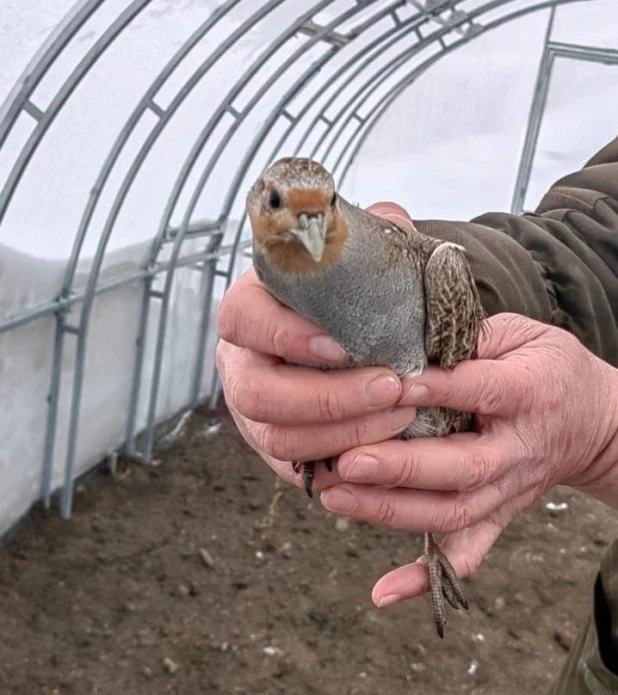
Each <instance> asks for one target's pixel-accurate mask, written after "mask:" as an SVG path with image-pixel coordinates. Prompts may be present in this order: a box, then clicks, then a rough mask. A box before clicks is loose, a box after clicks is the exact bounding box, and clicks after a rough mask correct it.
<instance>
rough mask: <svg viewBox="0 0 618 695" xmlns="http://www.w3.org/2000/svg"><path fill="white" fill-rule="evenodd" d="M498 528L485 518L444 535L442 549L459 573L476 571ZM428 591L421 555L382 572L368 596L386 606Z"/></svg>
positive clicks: (426, 574) (378, 605) (497, 533)
mask: <svg viewBox="0 0 618 695" xmlns="http://www.w3.org/2000/svg"><path fill="white" fill-rule="evenodd" d="M501 532H502V527H501V526H500V525H498V524H496V523H494V522H493V521H490V520H484V521H480V522H479V523H478V524H476V525H475V526H471V527H470V528H467V529H464V530H462V531H458V532H457V533H452V534H450V535H449V536H447V538H446V539H445V541H444V543H442V550H444V551H445V552H446V554H447V556H448V558H449V560H450V561H451V563H452V565H453V567H454V568H455V572H456V573H457V576H458V577H466V576H468V575H470V574H473V573H474V572H476V570H477V569H478V567H479V565H480V564H481V562H482V561H483V559H484V558H485V555H487V553H488V552H489V551H490V550H491V548H492V546H493V544H494V543H495V542H496V540H497V539H498V536H499V535H500V533H501ZM428 591H429V573H428V571H427V565H426V563H425V561H424V559H420V560H417V561H416V562H414V563H412V564H410V565H404V566H403V567H398V568H397V569H395V570H392V571H391V572H389V573H388V574H385V575H384V576H383V577H382V578H381V579H379V580H378V581H377V582H376V585H375V586H374V587H373V591H372V592H371V598H372V600H373V602H374V603H375V605H376V606H377V607H378V608H385V607H386V606H390V605H392V604H393V603H397V602H398V601H404V600H405V599H409V598H414V597H415V596H420V595H422V594H425V593H427V592H428Z"/></svg>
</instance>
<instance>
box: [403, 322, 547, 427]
mask: <svg viewBox="0 0 618 695" xmlns="http://www.w3.org/2000/svg"><path fill="white" fill-rule="evenodd" d="M549 330H550V328H549V327H548V326H546V325H545V324H542V323H539V322H538V321H533V320H532V319H528V318H526V317H524V316H519V315H517V314H498V315H497V316H494V317H492V318H490V319H488V320H487V321H485V325H484V330H483V334H482V336H481V339H480V341H479V357H480V358H481V359H477V360H468V361H465V362H461V363H460V364H458V365H457V367H455V369H453V370H445V369H438V368H437V367H428V368H427V369H426V370H425V371H424V372H423V373H422V374H421V375H420V376H418V377H416V378H414V379H409V380H405V381H404V382H403V386H404V388H403V393H402V397H401V399H400V401H399V404H400V405H414V406H417V407H418V406H442V407H444V408H452V409H453V410H461V411H463V412H467V413H478V414H480V415H497V416H502V417H508V416H509V415H513V414H515V413H517V412H518V411H519V410H520V409H521V408H522V407H523V406H524V405H525V404H526V403H527V402H528V398H529V394H530V390H531V388H532V386H533V384H531V379H532V378H533V377H532V375H531V373H530V370H529V369H523V368H522V359H521V357H522V355H521V354H519V355H518V354H517V352H518V351H521V349H522V348H523V347H524V346H526V347H530V346H533V345H534V343H535V342H537V341H538V340H539V338H541V337H542V336H544V335H545V334H546V333H547V332H548V331H549ZM527 361H528V363H529V359H528V358H527Z"/></svg>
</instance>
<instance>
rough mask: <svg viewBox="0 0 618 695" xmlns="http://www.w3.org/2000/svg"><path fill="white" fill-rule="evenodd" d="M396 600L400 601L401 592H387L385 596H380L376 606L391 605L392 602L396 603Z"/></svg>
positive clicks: (384, 606)
mask: <svg viewBox="0 0 618 695" xmlns="http://www.w3.org/2000/svg"><path fill="white" fill-rule="evenodd" d="M397 601H401V594H387V595H386V596H382V598H381V599H380V600H379V602H378V608H386V606H392V605H393V603H397Z"/></svg>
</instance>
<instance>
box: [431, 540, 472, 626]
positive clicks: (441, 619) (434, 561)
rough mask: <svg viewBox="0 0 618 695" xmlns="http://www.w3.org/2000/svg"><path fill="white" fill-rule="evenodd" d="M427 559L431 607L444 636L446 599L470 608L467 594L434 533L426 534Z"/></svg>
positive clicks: (456, 604)
mask: <svg viewBox="0 0 618 695" xmlns="http://www.w3.org/2000/svg"><path fill="white" fill-rule="evenodd" d="M425 559H426V560H427V567H428V568H429V584H430V587H431V607H432V610H433V619H434V621H435V623H436V630H437V631H438V635H440V637H444V626H445V625H446V610H445V608H446V607H445V604H444V599H446V600H447V601H448V602H449V603H450V604H451V606H453V608H455V609H459V606H463V607H464V608H465V609H466V610H467V608H468V601H467V600H466V595H465V593H464V591H463V589H462V587H461V584H460V582H459V579H458V578H457V574H456V573H455V570H454V568H453V565H451V563H450V561H449V559H448V558H447V557H446V555H445V554H444V552H443V551H442V550H441V549H440V546H439V545H438V543H437V542H436V539H435V538H434V537H433V534H431V533H426V534H425Z"/></svg>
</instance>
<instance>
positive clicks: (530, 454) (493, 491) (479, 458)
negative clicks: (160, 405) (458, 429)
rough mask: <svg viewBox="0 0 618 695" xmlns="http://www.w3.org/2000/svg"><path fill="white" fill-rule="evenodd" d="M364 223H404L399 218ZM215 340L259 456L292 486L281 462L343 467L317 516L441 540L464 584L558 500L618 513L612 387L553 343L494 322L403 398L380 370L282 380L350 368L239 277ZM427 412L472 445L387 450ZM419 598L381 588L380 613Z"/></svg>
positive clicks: (612, 377) (605, 369) (411, 574)
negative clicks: (560, 490)
mask: <svg viewBox="0 0 618 695" xmlns="http://www.w3.org/2000/svg"><path fill="white" fill-rule="evenodd" d="M372 211H373V212H375V213H377V214H384V216H388V217H389V218H392V221H393V222H396V223H398V224H402V223H405V219H406V217H404V216H406V213H405V211H404V210H403V209H401V208H398V206H392V205H391V206H389V205H384V204H380V205H377V206H374V208H373V209H372ZM396 217H399V218H400V219H396ZM408 220H409V218H408ZM219 332H220V336H221V341H220V344H219V348H218V354H217V360H218V366H219V369H220V373H221V377H222V382H223V388H224V392H225V397H226V401H227V404H228V407H229V408H230V412H231V413H232V416H233V417H234V420H235V421H236V424H237V425H238V428H239V429H240V431H241V433H242V435H243V437H244V438H245V439H246V440H247V442H248V443H249V444H250V445H251V446H252V447H253V448H254V449H255V450H256V451H257V452H258V453H259V454H260V456H262V458H264V460H265V461H266V462H267V463H268V464H269V465H270V466H271V467H272V468H273V469H274V470H275V471H276V472H277V473H278V474H279V475H280V476H281V477H283V478H285V479H286V480H288V481H291V482H294V483H295V484H301V483H300V480H299V478H298V476H296V475H294V473H293V471H292V469H291V466H290V461H292V460H296V459H319V458H324V457H327V456H337V455H338V454H341V455H340V457H339V460H338V465H337V470H336V471H334V472H333V473H327V472H326V471H325V470H320V472H319V473H318V475H317V477H316V485H315V487H316V489H322V490H323V492H322V496H321V500H322V503H323V505H324V506H325V507H326V508H327V509H329V510H331V511H333V512H336V513H338V514H343V515H346V516H350V517H353V518H356V519H359V520H363V521H369V522H375V523H379V524H386V525H389V526H393V527H396V528H401V529H405V530H409V531H412V532H416V533H423V532H435V533H445V534H448V536H447V538H446V539H445V541H444V545H443V549H444V550H445V551H446V552H447V553H448V556H449V558H450V559H451V561H452V563H453V566H454V568H455V570H456V572H457V574H458V575H459V576H464V575H466V574H469V573H471V572H474V571H475V570H476V569H477V567H478V566H479V564H480V563H481V561H482V559H483V558H484V557H485V555H486V554H487V552H488V551H489V549H490V548H491V546H492V545H493V543H494V542H495V541H496V539H497V538H498V536H499V535H500V533H501V531H502V529H503V528H505V526H506V525H507V524H508V523H509V522H510V521H511V520H512V519H513V518H514V517H515V516H516V515H517V514H518V513H519V512H520V511H521V510H523V509H524V508H525V507H527V506H529V505H531V504H532V503H534V502H535V501H536V500H537V499H538V498H539V497H540V496H541V495H543V494H544V493H545V492H546V491H547V490H548V489H550V488H551V487H552V486H554V485H557V484H566V485H570V486H572V487H575V488H578V489H580V490H583V491H584V492H586V493H588V494H591V495H594V496H596V497H598V498H599V499H602V500H604V501H606V502H607V503H608V504H610V505H612V506H615V507H618V434H617V432H618V371H617V370H615V369H613V368H612V367H610V366H609V365H608V364H606V363H604V362H602V361H601V360H599V359H597V358H596V357H594V356H593V355H592V354H591V353H590V352H588V351H587V350H586V349H585V348H583V347H582V346H581V345H580V343H579V342H578V341H577V340H576V339H575V338H574V337H573V336H571V335H569V334H568V333H566V332H565V331H563V330H560V329H557V328H553V327H549V326H546V325H544V324H540V323H538V322H535V321H532V320H530V319H526V318H523V317H520V316H515V315H510V314H502V315H499V316H495V317H493V318H491V319H489V320H488V322H487V331H486V333H485V335H484V336H483V337H482V338H481V342H480V345H479V359H478V360H476V361H473V362H464V363H462V364H460V365H459V366H458V367H456V368H455V369H454V370H453V371H452V372H446V371H443V370H439V369H436V368H428V369H427V370H426V371H425V372H424V373H423V374H422V375H421V376H419V377H417V378H415V379H413V380H406V381H404V382H401V381H400V380H399V379H398V378H397V377H396V376H395V375H394V374H393V373H392V372H389V370H387V369H382V368H369V369H350V370H342V371H333V372H323V371H320V370H315V369H311V368H306V367H296V366H290V365H286V364H284V362H283V360H284V359H285V360H291V361H296V362H304V363H311V364H328V365H336V364H343V363H345V360H346V356H345V355H344V354H343V353H342V351H341V350H340V349H339V348H338V346H337V345H336V344H334V343H333V342H332V341H331V340H330V338H328V336H325V335H323V333H322V331H321V330H320V329H319V328H318V327H316V326H314V325H313V324H311V323H310V322H309V321H306V320H305V319H303V318H302V317H300V316H298V315H296V314H295V313H294V312H292V311H291V310H290V309H287V308H286V307H283V306H282V305H280V304H279V303H278V302H277V301H276V300H275V299H273V298H272V297H271V295H270V294H269V293H268V291H267V290H266V289H265V288H264V287H263V286H262V285H261V284H260V282H259V281H258V280H257V278H256V277H255V274H254V273H253V271H250V272H249V273H247V274H245V275H244V276H243V277H242V278H241V279H240V280H239V281H238V282H237V283H236V284H235V285H234V286H233V287H232V288H231V289H230V291H229V293H228V294H227V295H226V298H225V300H224V302H223V305H222V307H221V311H220V317H219ZM428 405H440V406H445V407H451V408H454V409H456V410H462V411H468V412H475V413H476V414H477V431H475V432H467V433H461V434H455V435H451V436H449V437H444V438H440V439H416V440H407V441H400V440H393V439H392V437H393V436H394V435H396V434H398V433H399V432H400V431H402V430H403V429H405V427H406V426H407V424H409V422H411V421H412V420H413V418H414V412H415V407H418V406H428ZM341 452H344V453H341ZM428 588H429V584H428V575H427V569H426V567H425V566H424V565H423V564H422V561H418V562H416V563H413V564H410V565H406V566H405V567H401V568H398V569H396V570H394V571H392V572H389V573H388V574H387V575H385V576H384V577H382V579H380V580H379V581H378V583H377V584H376V586H375V587H374V590H373V600H374V602H375V603H376V605H378V606H386V605H390V604H392V603H394V602H396V601H398V600H402V599H406V598H411V597H413V596H417V595H420V594H422V593H424V592H426V591H427V590H428Z"/></svg>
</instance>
